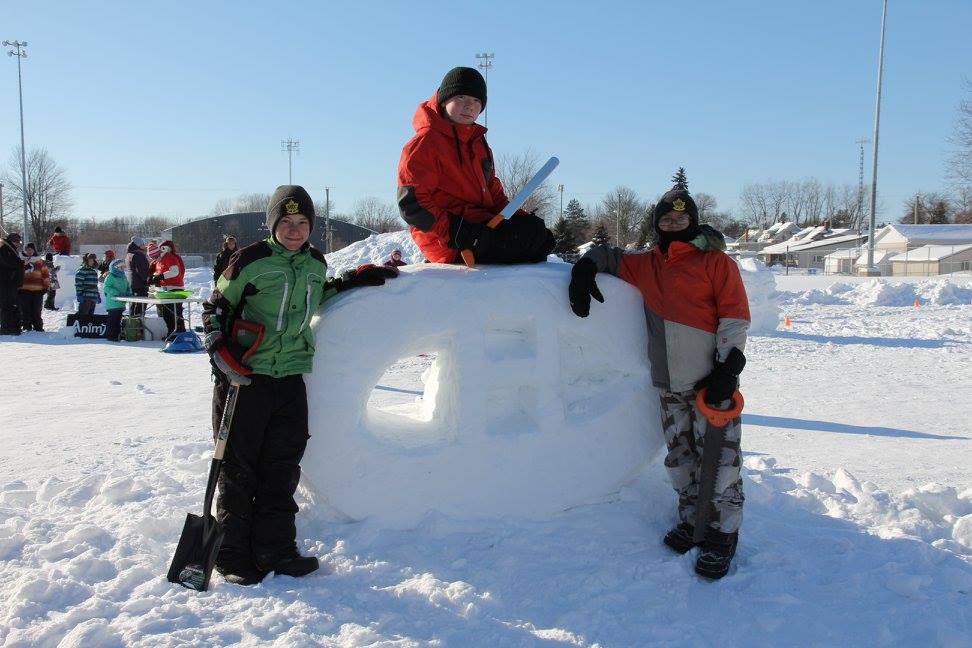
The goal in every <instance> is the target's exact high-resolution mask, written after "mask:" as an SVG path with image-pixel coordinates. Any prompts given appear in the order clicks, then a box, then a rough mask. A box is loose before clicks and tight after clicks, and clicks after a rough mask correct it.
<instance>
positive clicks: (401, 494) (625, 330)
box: [303, 264, 668, 526]
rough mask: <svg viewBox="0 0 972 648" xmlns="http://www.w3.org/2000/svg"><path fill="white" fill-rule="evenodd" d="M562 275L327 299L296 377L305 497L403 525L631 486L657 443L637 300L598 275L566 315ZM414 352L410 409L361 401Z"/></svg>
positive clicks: (421, 282)
mask: <svg viewBox="0 0 972 648" xmlns="http://www.w3.org/2000/svg"><path fill="white" fill-rule="evenodd" d="M569 277H570V266H568V265H563V264H537V265H530V266H489V267H486V266H483V267H479V268H476V269H474V270H469V269H467V268H464V267H461V266H455V265H442V264H422V265H419V266H412V267H407V268H403V272H402V275H401V276H400V277H399V278H397V279H395V280H392V281H389V282H388V283H386V284H385V285H384V286H382V287H380V288H377V289H367V290H365V289H362V290H356V291H351V292H349V293H344V294H342V295H340V296H338V297H337V298H335V299H334V300H332V301H329V302H328V303H327V306H326V307H325V309H324V314H323V316H321V317H318V318H316V319H315V321H314V323H313V327H314V329H315V335H316V338H317V348H318V350H319V352H318V354H317V355H316V357H315V366H314V373H313V374H312V375H310V376H308V377H307V378H306V380H307V389H308V394H309V396H310V420H311V440H310V443H309V445H308V448H307V453H306V455H305V458H304V462H303V467H304V474H305V475H306V477H307V479H308V481H309V482H310V484H312V485H313V489H314V490H315V492H316V494H317V495H318V496H320V497H323V498H325V499H326V500H327V502H328V503H329V504H330V505H331V506H333V507H334V508H336V509H338V510H340V511H341V512H342V513H344V514H346V515H348V516H350V517H352V518H355V519H361V518H365V517H371V518H373V519H376V520H378V521H380V522H381V523H383V524H389V525H394V526H409V525H414V524H415V523H417V522H418V521H419V520H421V519H422V518H423V517H424V516H425V515H426V514H428V513H429V512H430V511H433V510H435V511H440V512H443V513H446V514H449V515H453V516H457V517H462V518H477V517H488V516H500V515H517V516H544V515H549V514H553V513H556V512H559V511H563V510H565V509H567V508H570V507H572V506H576V505H581V504H587V503H590V502H594V501H600V500H602V499H603V498H605V497H607V496H608V495H609V494H611V493H613V492H616V491H617V490H618V488H619V487H620V486H621V485H622V484H623V483H625V482H626V481H627V480H630V479H631V478H632V476H633V475H634V474H635V473H636V472H637V471H638V470H639V469H640V468H641V467H642V466H643V465H644V464H645V462H646V461H647V459H648V458H649V457H650V456H652V455H654V454H655V453H656V452H657V451H658V450H659V449H660V448H661V446H662V436H661V433H660V430H659V423H658V421H659V417H658V405H657V396H656V395H655V391H654V390H653V389H652V388H651V385H650V380H649V365H648V361H647V358H646V356H645V352H644V349H645V345H646V331H645V320H644V311H643V306H642V302H641V298H640V295H639V294H638V292H637V291H636V290H635V289H634V288H633V287H631V286H629V285H627V284H625V283H624V282H622V281H620V280H618V279H615V278H613V277H609V276H605V277H603V278H599V281H600V285H601V290H602V291H603V292H604V296H605V298H606V300H607V303H606V304H604V305H603V306H602V305H600V304H598V308H595V309H594V310H593V312H592V313H591V316H590V317H588V318H579V317H576V316H575V315H574V314H573V313H572V312H571V311H570V308H569V306H568V303H567V299H566V297H567V295H566V290H565V288H566V286H567V283H568V281H569ZM419 354H425V357H429V358H434V360H430V364H429V366H428V368H427V370H426V371H425V375H424V389H422V390H414V395H415V397H416V398H415V399H414V400H413V403H411V404H409V403H402V404H400V405H398V406H396V407H389V408H381V407H378V406H375V405H374V404H373V403H372V404H369V399H370V396H371V394H372V390H373V388H374V387H375V385H376V383H378V382H379V381H380V379H381V378H382V376H383V374H384V373H385V372H386V370H387V369H388V368H389V367H391V366H392V365H395V364H396V362H397V361H400V360H403V359H404V360H406V361H407V360H408V359H409V358H415V357H417V356H419ZM399 391H402V390H400V389H399ZM664 505H665V506H667V505H668V502H665V503H664Z"/></svg>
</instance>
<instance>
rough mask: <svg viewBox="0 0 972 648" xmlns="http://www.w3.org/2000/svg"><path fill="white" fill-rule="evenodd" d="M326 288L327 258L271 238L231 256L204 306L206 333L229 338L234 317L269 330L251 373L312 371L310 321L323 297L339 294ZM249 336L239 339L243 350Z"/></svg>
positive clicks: (279, 374)
mask: <svg viewBox="0 0 972 648" xmlns="http://www.w3.org/2000/svg"><path fill="white" fill-rule="evenodd" d="M336 292H337V291H336V290H334V289H332V288H331V286H330V285H328V284H327V263H325V261H324V255H323V254H321V253H320V252H319V251H318V250H316V249H314V248H312V247H310V245H308V244H305V245H304V247H303V248H301V249H300V250H298V251H296V252H291V251H289V250H287V249H286V248H285V247H283V246H282V245H280V244H279V243H277V242H276V241H274V240H273V238H272V237H270V238H268V239H266V240H265V241H260V242H259V243H254V244H253V245H249V246H247V247H245V248H242V249H241V250H240V251H239V252H237V253H236V254H234V255H233V257H232V258H231V259H230V263H229V266H228V267H227V268H226V270H225V271H224V272H223V274H222V276H220V277H219V280H218V281H217V282H216V289H215V290H214V291H213V294H212V296H211V297H210V298H209V301H208V302H206V304H205V305H204V306H203V321H204V324H205V327H206V331H207V332H211V331H215V330H219V331H222V333H223V335H224V336H229V334H230V332H231V329H232V323H233V321H234V320H235V319H236V318H240V317H242V318H243V319H245V320H249V321H252V322H256V323H258V324H262V325H263V326H264V328H265V329H266V331H265V333H264V338H263V342H262V343H261V344H260V348H259V349H257V351H256V352H255V353H254V354H253V355H252V356H251V357H250V359H249V361H248V364H249V366H250V369H251V370H252V371H253V373H256V374H264V375H267V376H273V377H275V378H280V377H283V376H291V375H294V374H301V373H309V372H310V371H311V367H312V364H313V360H314V350H315V348H314V335H313V333H312V332H311V330H310V321H311V317H313V315H314V313H315V312H316V311H317V309H318V308H319V307H320V305H321V304H322V303H323V302H324V300H325V299H327V298H329V297H331V296H333V295H334V294H336ZM254 339H255V338H254V337H253V336H252V335H249V334H243V335H240V336H238V338H237V341H238V342H240V343H242V344H243V346H250V345H252V344H253V341H254Z"/></svg>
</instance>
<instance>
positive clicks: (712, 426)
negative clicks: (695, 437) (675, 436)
mask: <svg viewBox="0 0 972 648" xmlns="http://www.w3.org/2000/svg"><path fill="white" fill-rule="evenodd" d="M706 389H707V388H706V387H703V388H702V389H700V390H699V391H698V393H696V395H695V406H696V407H697V408H698V410H699V411H700V412H702V415H703V416H705V420H706V424H705V437H704V440H703V445H702V468H701V471H700V472H701V474H700V475H699V495H698V499H697V500H696V502H695V535H694V537H693V538H692V539H693V541H694V542H696V543H700V542H702V541H703V540H704V539H705V531H706V529H708V528H709V518H710V516H711V515H712V498H713V497H714V496H715V487H716V483H717V482H718V477H719V459H720V458H721V457H722V446H723V445H724V444H725V442H726V426H728V425H730V424H731V423H732V421H733V419H735V418H736V417H737V416H739V415H740V414H742V411H743V406H744V405H745V401H744V400H743V395H742V392H740V391H739V390H738V389H737V390H736V391H735V392H734V393H733V395H732V404H731V405H730V406H729V408H728V409H716V408H714V407H712V406H710V405H708V404H706V402H705V392H706Z"/></svg>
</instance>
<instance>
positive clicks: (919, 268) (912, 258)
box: [889, 243, 972, 277]
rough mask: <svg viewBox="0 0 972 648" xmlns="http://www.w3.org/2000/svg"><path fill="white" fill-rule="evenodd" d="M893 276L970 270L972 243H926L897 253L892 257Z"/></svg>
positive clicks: (971, 266)
mask: <svg viewBox="0 0 972 648" xmlns="http://www.w3.org/2000/svg"><path fill="white" fill-rule="evenodd" d="M889 261H890V264H891V274H892V275H893V276H922V277H927V276H929V275H941V274H951V273H953V272H968V271H969V270H970V269H972V243H969V244H967V245H925V246H923V247H920V248H916V249H914V250H908V251H907V252H900V253H898V254H895V255H894V256H892V257H891V258H890V259H889Z"/></svg>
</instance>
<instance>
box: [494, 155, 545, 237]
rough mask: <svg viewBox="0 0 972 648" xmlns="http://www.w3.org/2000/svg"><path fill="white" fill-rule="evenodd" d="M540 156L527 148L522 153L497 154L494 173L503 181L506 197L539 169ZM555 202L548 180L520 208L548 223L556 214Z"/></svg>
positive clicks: (511, 194) (513, 194) (512, 193)
mask: <svg viewBox="0 0 972 648" xmlns="http://www.w3.org/2000/svg"><path fill="white" fill-rule="evenodd" d="M540 166H541V162H540V158H539V157H538V156H537V154H536V153H534V152H533V151H530V150H527V151H524V152H523V153H516V154H512V155H510V154H505V153H504V154H503V155H500V156H499V163H498V165H497V169H496V175H497V176H498V177H499V179H500V182H502V183H503V190H504V191H505V192H506V197H507V198H510V199H512V198H513V197H514V196H515V195H516V194H517V193H519V191H520V189H522V188H523V187H524V186H525V185H526V183H527V182H529V180H530V178H532V177H533V176H534V174H535V173H536V172H537V171H539V170H540ZM556 204H557V197H556V192H555V191H554V188H553V186H552V185H551V184H550V183H549V182H544V183H543V184H542V185H540V186H539V187H538V188H537V190H536V191H534V192H533V193H532V194H531V195H530V197H529V198H527V200H526V202H525V203H523V207H521V209H525V210H526V211H530V212H534V213H535V214H536V215H537V216H539V217H540V218H542V219H544V220H545V221H547V222H548V223H550V222H551V220H552V219H553V218H554V217H555V216H557V215H558V214H557V213H555V212H557V211H559V210H557V209H555V205H556Z"/></svg>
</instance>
